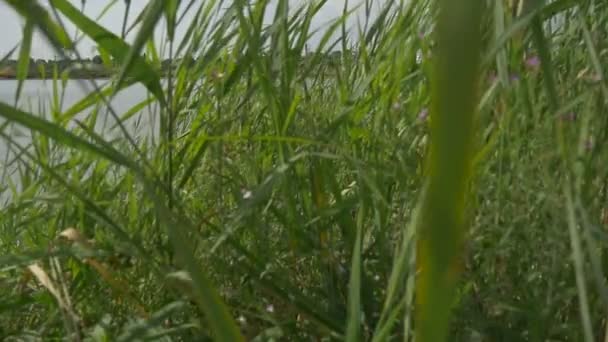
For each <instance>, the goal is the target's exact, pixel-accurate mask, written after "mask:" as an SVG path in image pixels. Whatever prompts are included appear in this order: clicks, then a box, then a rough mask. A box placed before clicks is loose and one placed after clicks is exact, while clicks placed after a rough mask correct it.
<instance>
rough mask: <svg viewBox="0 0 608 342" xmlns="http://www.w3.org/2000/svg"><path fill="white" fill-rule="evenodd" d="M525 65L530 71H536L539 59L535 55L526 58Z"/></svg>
mask: <svg viewBox="0 0 608 342" xmlns="http://www.w3.org/2000/svg"><path fill="white" fill-rule="evenodd" d="M525 64H526V66H527V67H528V68H530V69H536V68H538V66H540V58H538V56H536V55H533V56H530V57H528V58H526V62H525Z"/></svg>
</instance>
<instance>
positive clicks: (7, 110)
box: [0, 102, 137, 169]
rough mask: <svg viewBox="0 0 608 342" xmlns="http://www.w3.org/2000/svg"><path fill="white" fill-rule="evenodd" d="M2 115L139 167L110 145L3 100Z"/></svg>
mask: <svg viewBox="0 0 608 342" xmlns="http://www.w3.org/2000/svg"><path fill="white" fill-rule="evenodd" d="M0 117H3V118H5V119H6V120H8V121H11V122H15V123H18V124H20V125H22V126H24V127H27V128H29V129H31V130H32V131H35V132H38V133H41V134H43V135H45V136H47V137H49V138H52V139H54V140H56V141H57V142H59V143H61V144H64V145H66V146H69V147H73V148H76V149H79V150H84V151H89V152H91V153H94V154H96V155H98V156H100V157H103V158H105V159H108V160H110V161H113V162H115V163H117V164H119V165H122V166H126V167H129V168H135V169H137V167H136V166H135V165H134V164H133V162H132V161H131V160H130V159H129V158H128V157H126V156H124V155H123V154H121V153H120V152H118V151H116V150H115V149H113V148H111V147H110V146H109V145H107V146H103V147H101V146H98V145H94V144H92V143H90V142H88V141H86V140H84V139H82V138H81V137H79V136H77V135H75V134H74V133H71V132H69V131H67V130H65V129H64V128H63V127H61V126H59V125H56V124H53V123H51V122H49V121H46V120H44V119H41V118H39V117H36V116H34V115H32V114H30V113H26V112H23V111H20V110H18V109H16V108H14V107H11V106H9V105H7V104H5V103H3V102H0Z"/></svg>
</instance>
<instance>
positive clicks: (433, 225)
mask: <svg viewBox="0 0 608 342" xmlns="http://www.w3.org/2000/svg"><path fill="white" fill-rule="evenodd" d="M436 5H438V7H437V10H438V11H439V13H438V18H437V27H436V39H437V54H436V57H435V58H434V69H433V76H432V80H431V123H430V130H431V136H432V140H431V145H430V151H429V155H428V182H429V183H428V188H427V189H426V193H425V196H424V202H423V206H422V209H421V210H422V212H421V220H420V227H419V234H420V235H419V239H418V248H417V251H418V255H417V258H416V260H417V262H418V264H417V267H418V269H419V270H420V274H419V276H418V279H417V283H416V305H417V306H416V309H417V312H416V340H417V341H419V342H427V341H433V342H434V341H437V342H439V341H445V340H446V339H447V338H448V331H449V323H450V316H451V310H452V305H453V301H454V298H455V297H454V296H455V294H456V292H455V291H456V285H457V281H458V278H459V274H460V269H461V263H462V260H461V255H462V247H463V243H464V239H465V234H466V227H465V216H464V215H465V210H466V198H467V188H468V182H469V177H470V176H471V167H472V154H473V144H472V137H473V135H474V134H475V131H474V117H475V115H474V113H475V110H476V106H477V100H476V98H477V89H476V88H477V80H478V77H479V76H478V73H479V68H480V50H481V16H482V7H483V5H482V1H479V0H469V1H465V2H454V1H451V0H442V1H439V2H438V3H437V4H436Z"/></svg>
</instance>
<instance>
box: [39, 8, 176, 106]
mask: <svg viewBox="0 0 608 342" xmlns="http://www.w3.org/2000/svg"><path fill="white" fill-rule="evenodd" d="M50 3H51V5H53V6H54V7H55V8H56V9H57V10H59V11H60V12H61V13H62V14H63V15H65V16H66V17H67V18H68V19H69V20H70V21H71V22H72V23H73V24H74V25H76V26H77V27H78V28H79V29H80V30H82V32H84V33H85V34H86V35H87V36H89V37H90V38H91V39H93V41H95V42H96V43H97V44H98V45H99V46H101V47H102V48H103V49H105V50H106V51H108V53H110V55H112V57H113V58H115V59H117V60H119V61H121V62H123V63H125V61H126V60H127V56H128V54H129V53H130V51H131V50H132V49H131V47H130V46H129V44H127V43H126V42H125V41H124V40H122V39H120V38H119V37H118V36H116V35H115V34H113V33H112V32H110V31H108V30H106V29H105V28H103V27H102V26H100V25H98V24H97V23H96V22H94V21H93V20H91V19H89V18H88V17H86V16H85V15H83V14H82V13H81V12H80V11H79V10H78V9H77V8H76V7H74V6H73V5H72V4H71V3H70V2H69V1H68V0H50ZM132 59H133V60H132V62H131V64H132V67H130V68H129V69H128V70H126V77H129V78H133V79H135V80H136V81H137V82H141V83H142V84H143V85H144V86H145V87H146V88H148V90H149V91H150V92H151V93H152V94H154V96H156V98H157V99H158V100H159V101H160V102H161V103H163V104H164V103H165V97H164V93H163V89H162V86H161V84H160V76H159V74H158V73H157V72H156V71H155V70H154V68H153V67H152V66H150V65H149V64H148V63H146V61H145V59H144V58H143V57H141V56H139V55H138V56H133V57H132Z"/></svg>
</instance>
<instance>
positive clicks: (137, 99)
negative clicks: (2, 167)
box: [0, 80, 157, 158]
mask: <svg viewBox="0 0 608 342" xmlns="http://www.w3.org/2000/svg"><path fill="white" fill-rule="evenodd" d="M92 82H95V84H97V86H98V87H100V88H102V87H103V86H104V85H106V84H107V82H109V81H108V80H94V81H92V80H67V81H66V82H65V83H62V82H61V81H58V82H57V83H56V85H55V86H54V83H53V81H52V80H26V81H25V82H24V84H23V88H22V90H21V96H20V99H19V102H18V105H17V107H18V108H20V109H22V110H24V111H27V112H29V113H32V114H34V115H39V116H42V117H46V118H49V119H50V115H51V114H50V113H51V112H52V110H51V109H52V108H53V99H54V89H55V90H56V92H57V95H58V98H59V99H60V101H59V108H61V110H60V111H61V112H65V111H66V110H67V109H69V108H70V107H72V106H73V105H74V104H76V103H78V102H79V101H81V100H82V99H84V98H85V97H87V96H89V94H91V93H92V92H94V91H95V88H94V85H93V84H92ZM16 91H17V81H15V80H0V101H2V102H4V103H6V104H9V105H14V103H15V94H16ZM147 97H148V93H147V90H146V88H145V87H143V86H142V85H140V84H135V85H133V86H130V87H128V88H126V89H123V90H122V91H120V92H119V93H118V94H116V95H115V96H114V97H113V98H112V99H111V100H110V106H111V108H113V110H114V112H115V113H117V114H118V115H119V116H120V115H121V114H123V113H126V112H128V111H129V110H130V109H131V108H133V107H134V106H136V105H138V104H139V103H141V102H142V101H144V100H145V99H146V98H147ZM93 110H94V106H92V107H90V108H88V109H86V110H84V111H83V112H81V113H79V114H78V115H77V116H76V119H79V120H82V119H84V118H86V117H87V116H88V115H90V113H91V112H92V111H93ZM98 110H99V116H98V120H97V123H96V126H95V131H96V132H97V133H98V134H101V135H102V136H104V137H107V138H109V137H111V136H114V135H116V134H119V132H118V130H111V128H113V127H115V124H116V121H115V120H114V119H113V118H112V117H111V116H110V115H109V111H108V107H107V106H103V105H100V106H99V108H98ZM156 111H157V108H156V106H155V105H150V106H147V107H146V108H145V109H144V110H142V111H141V112H140V114H139V115H136V116H134V117H133V118H132V119H131V120H129V121H128V122H127V124H126V126H127V128H128V129H129V131H131V133H133V134H140V133H141V132H144V131H146V132H151V131H154V128H155V127H154V125H153V123H154V122H156V121H157V120H156ZM1 122H4V120H3V119H2V118H0V123H1ZM72 126H73V125H72ZM142 127H144V128H142ZM9 132H11V134H12V135H13V136H20V137H21V138H20V142H23V141H24V140H23V137H24V136H25V137H27V136H29V132H27V130H24V129H19V127H18V126H16V127H11V129H10V130H9ZM6 152H7V143H6V141H4V140H3V139H0V158H2V157H3V156H5V154H6Z"/></svg>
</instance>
